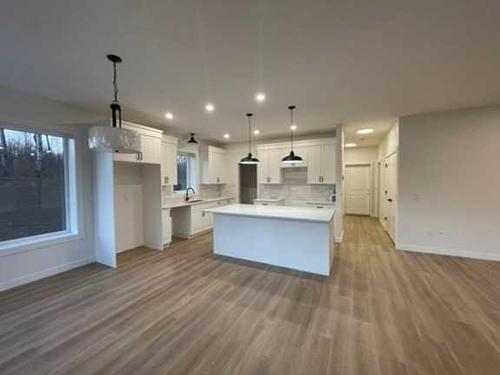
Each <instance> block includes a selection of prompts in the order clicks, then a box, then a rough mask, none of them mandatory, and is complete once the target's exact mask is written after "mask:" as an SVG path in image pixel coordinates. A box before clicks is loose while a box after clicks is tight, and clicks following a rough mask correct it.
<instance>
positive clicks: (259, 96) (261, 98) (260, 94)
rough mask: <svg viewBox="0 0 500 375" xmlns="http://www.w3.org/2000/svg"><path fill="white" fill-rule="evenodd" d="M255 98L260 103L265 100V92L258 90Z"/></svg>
mask: <svg viewBox="0 0 500 375" xmlns="http://www.w3.org/2000/svg"><path fill="white" fill-rule="evenodd" d="M255 100H257V101H258V102H259V103H262V102H263V101H265V100H266V94H264V93H263V92H258V93H257V94H255Z"/></svg>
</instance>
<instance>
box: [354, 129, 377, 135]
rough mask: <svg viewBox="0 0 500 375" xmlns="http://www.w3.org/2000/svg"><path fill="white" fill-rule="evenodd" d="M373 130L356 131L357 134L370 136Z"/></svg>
mask: <svg viewBox="0 0 500 375" xmlns="http://www.w3.org/2000/svg"><path fill="white" fill-rule="evenodd" d="M374 131H375V130H373V129H358V130H356V133H357V134H372V133H373V132H374Z"/></svg>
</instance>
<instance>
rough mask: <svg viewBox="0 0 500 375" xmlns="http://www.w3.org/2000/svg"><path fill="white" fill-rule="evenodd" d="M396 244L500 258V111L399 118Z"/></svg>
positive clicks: (428, 250)
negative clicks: (499, 164)
mask: <svg viewBox="0 0 500 375" xmlns="http://www.w3.org/2000/svg"><path fill="white" fill-rule="evenodd" d="M399 136H400V145H399V154H400V155H399V212H398V243H397V247H398V248H400V249H403V250H411V251H421V252H429V253H438V254H447V255H457V256H464V257H471V258H480V259H495V260H500V229H499V228H500V224H499V223H500V169H499V166H498V163H499V161H500V107H489V108H479V109H470V110H458V111H450V112H441V113H432V114H425V115H416V116H408V117H403V118H401V119H400V129H399Z"/></svg>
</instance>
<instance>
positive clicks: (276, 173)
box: [268, 148, 286, 184]
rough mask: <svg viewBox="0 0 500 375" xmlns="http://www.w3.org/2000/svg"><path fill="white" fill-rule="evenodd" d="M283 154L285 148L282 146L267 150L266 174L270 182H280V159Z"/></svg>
mask: <svg viewBox="0 0 500 375" xmlns="http://www.w3.org/2000/svg"><path fill="white" fill-rule="evenodd" d="M285 154H286V150H285V149H283V148H278V149H271V150H269V160H268V174H269V177H270V180H269V182H270V183H271V184H280V183H281V159H282V158H283V157H284V156H285Z"/></svg>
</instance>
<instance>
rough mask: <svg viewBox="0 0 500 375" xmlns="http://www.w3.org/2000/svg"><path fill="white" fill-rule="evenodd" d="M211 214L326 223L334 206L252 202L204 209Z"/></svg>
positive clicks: (330, 217) (332, 213) (331, 215)
mask: <svg viewBox="0 0 500 375" xmlns="http://www.w3.org/2000/svg"><path fill="white" fill-rule="evenodd" d="M205 211H206V212H210V213H213V214H224V215H235V216H249V217H262V218H272V219H285V220H301V221H312V222H316V223H328V222H330V221H331V220H332V218H333V215H334V214H335V208H334V207H332V208H326V207H325V208H316V207H289V206H259V205H253V204H230V205H227V206H222V207H216V208H209V209H207V210H205Z"/></svg>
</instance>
